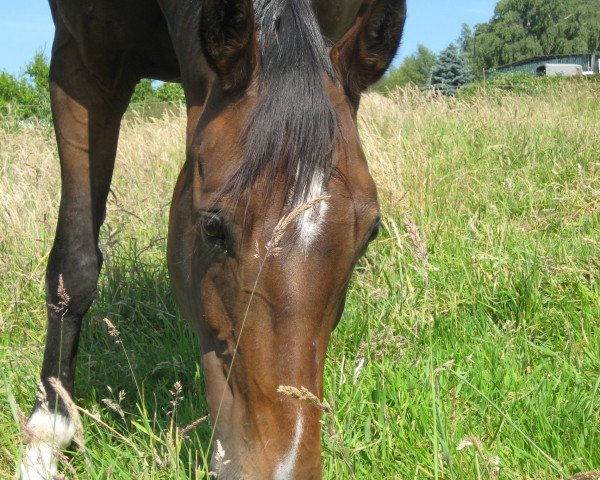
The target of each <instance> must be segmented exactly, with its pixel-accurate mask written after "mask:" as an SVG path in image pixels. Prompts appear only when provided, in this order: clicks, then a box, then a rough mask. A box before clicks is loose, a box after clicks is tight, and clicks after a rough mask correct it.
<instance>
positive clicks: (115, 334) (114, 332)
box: [102, 317, 121, 345]
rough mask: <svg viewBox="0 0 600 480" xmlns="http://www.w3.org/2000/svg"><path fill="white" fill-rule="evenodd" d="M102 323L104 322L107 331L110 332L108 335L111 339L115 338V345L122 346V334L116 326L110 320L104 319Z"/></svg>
mask: <svg viewBox="0 0 600 480" xmlns="http://www.w3.org/2000/svg"><path fill="white" fill-rule="evenodd" d="M102 321H103V322H104V325H106V329H107V330H108V335H109V336H110V337H112V338H113V340H114V341H115V345H121V340H120V335H121V334H120V333H119V330H117V327H115V325H114V324H113V323H112V322H111V321H110V320H109V319H108V318H106V317H105V318H103V319H102Z"/></svg>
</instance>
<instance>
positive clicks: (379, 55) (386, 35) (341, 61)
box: [331, 0, 406, 103]
mask: <svg viewBox="0 0 600 480" xmlns="http://www.w3.org/2000/svg"><path fill="white" fill-rule="evenodd" d="M405 19H406V0H363V3H362V5H361V7H360V10H359V11H358V15H357V17H356V20H355V22H354V25H353V26H352V27H351V28H350V30H348V32H347V33H346V34H345V35H344V36H343V37H342V38H341V39H340V40H339V41H338V42H337V43H336V44H335V45H334V46H333V48H332V49H331V60H332V62H333V64H334V66H335V68H336V70H337V72H338V75H339V76H340V79H341V81H342V83H343V85H344V88H345V89H346V94H347V95H348V96H349V97H350V100H351V101H353V102H355V103H358V98H359V97H360V94H361V93H362V92H364V91H365V90H366V89H367V88H368V87H369V86H371V85H372V84H374V83H375V82H376V81H377V80H379V79H380V78H381V77H382V76H383V74H384V73H385V71H386V70H387V68H388V67H389V66H390V63H391V62H392V60H393V59H394V55H395V54H396V51H397V50H398V45H399V44H400V38H401V37H402V31H403V30H404V20H405Z"/></svg>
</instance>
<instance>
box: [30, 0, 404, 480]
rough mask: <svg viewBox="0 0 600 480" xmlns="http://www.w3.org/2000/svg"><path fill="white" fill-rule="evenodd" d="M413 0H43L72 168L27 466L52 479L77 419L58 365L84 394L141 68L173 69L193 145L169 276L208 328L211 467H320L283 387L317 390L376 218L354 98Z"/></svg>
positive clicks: (311, 431)
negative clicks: (109, 206) (119, 166)
mask: <svg viewBox="0 0 600 480" xmlns="http://www.w3.org/2000/svg"><path fill="white" fill-rule="evenodd" d="M405 3H406V2H405V0H312V1H311V0H256V1H255V2H254V3H253V2H252V0H50V7H51V10H52V15H53V19H54V23H55V25H56V34H55V39H54V44H53V48H52V60H51V67H50V93H51V101H52V111H53V117H54V126H55V131H56V138H57V144H58V150H59V156H60V161H61V172H62V180H63V181H62V195H61V204H60V209H59V219H58V225H57V229H56V237H55V241H54V246H53V248H52V251H51V253H50V256H49V260H48V267H47V271H46V292H47V299H46V300H47V304H48V305H49V306H50V307H49V308H48V334H47V337H46V348H45V352H44V361H43V365H42V372H41V380H42V385H43V388H42V389H41V391H43V392H45V394H44V395H45V398H40V397H39V396H38V402H37V404H36V407H35V409H34V413H33V414H32V416H31V418H30V420H29V429H30V430H31V432H32V433H33V435H34V437H33V439H32V442H31V443H30V445H29V446H28V448H27V451H26V455H25V459H24V462H23V465H22V466H21V471H22V475H23V477H24V478H26V479H29V480H30V479H34V478H35V479H38V478H50V475H51V474H52V473H53V471H54V470H55V468H56V459H55V458H54V457H53V454H52V449H53V448H57V447H58V448H62V447H64V446H66V445H67V444H68V443H69V442H70V441H71V439H72V436H73V424H72V422H71V421H70V420H69V414H68V411H67V408H66V405H65V404H64V403H63V400H62V399H60V398H59V397H58V396H57V392H56V391H55V390H54V388H53V386H52V382H51V381H50V380H51V379H52V378H53V377H56V378H58V379H59V380H60V382H61V383H62V385H63V386H64V387H65V389H66V391H67V392H68V393H69V394H72V393H73V387H74V378H75V365H76V358H77V346H78V341H79V333H80V329H81V324H82V319H83V316H84V315H85V313H86V311H87V310H88V308H89V306H90V304H91V302H92V300H93V298H94V295H95V290H96V286H97V281H98V275H99V272H100V269H101V266H102V255H101V253H100V250H99V249H98V236H99V231H100V227H101V225H102V222H103V220H104V216H105V209H106V200H107V196H108V192H109V187H110V181H111V177H112V171H113V167H114V160H115V155H116V147H117V139H118V134H119V128H120V121H121V118H122V115H123V113H124V112H125V109H126V108H127V105H128V103H129V100H130V98H131V95H132V93H133V89H134V87H135V84H136V83H137V82H138V81H139V80H140V79H141V78H144V77H150V78H157V79H163V80H176V81H180V82H181V83H182V85H183V88H184V91H185V94H186V101H187V106H188V125H187V132H186V140H187V142H186V143H187V152H186V153H187V155H186V162H185V164H184V165H183V168H182V170H181V173H180V175H179V178H178V180H177V184H176V186H175V190H174V194H173V202H172V205H171V213H170V220H169V239H168V253H167V256H168V263H169V273H170V278H171V285H172V287H173V294H174V296H175V299H176V300H177V303H178V304H179V306H180V308H181V310H182V312H183V314H184V316H185V318H186V320H187V321H188V322H189V324H190V325H191V326H192V328H193V329H194V330H195V331H196V332H197V333H198V335H199V339H200V347H201V350H202V366H203V372H204V379H205V383H206V396H207V402H208V405H209V409H210V413H211V417H212V418H213V422H214V429H215V438H218V439H219V445H220V446H221V447H220V449H221V450H222V451H223V452H226V455H227V461H226V462H222V464H221V465H220V470H219V478H221V479H263V478H276V479H279V478H290V479H294V478H296V479H318V478H320V477H321V459H320V424H319V419H320V415H321V411H320V410H319V409H318V408H316V407H314V406H313V405H310V404H305V403H303V401H302V400H298V399H293V398H288V397H285V396H282V395H281V394H279V393H277V389H278V386H280V385H289V386H293V387H296V388H300V387H304V388H306V389H308V390H309V391H310V392H312V393H313V394H314V395H316V396H317V397H319V398H322V396H323V368H324V362H325V352H326V348H327V343H328V340H329V336H330V334H331V332H332V330H333V329H334V328H335V326H336V324H337V322H338V321H339V319H340V316H341V314H342V311H343V308H344V301H345V295H346V289H347V286H348V282H349V279H350V275H351V273H352V270H353V268H354V265H355V263H356V262H357V260H358V258H359V257H360V256H361V255H362V254H363V253H364V251H365V249H366V246H367V245H368V242H369V241H370V240H371V239H372V238H373V237H374V235H375V234H376V231H377V226H378V224H379V206H378V202H377V193H376V188H375V185H374V182H373V179H372V178H371V175H370V174H369V171H368V167H367V164H366V159H365V157H364V154H363V152H362V149H361V146H360V141H359V138H358V131H357V127H356V114H357V109H358V103H359V99H360V95H361V93H362V92H363V91H364V90H365V89H366V88H367V87H368V86H369V85H371V84H372V83H374V82H375V81H377V80H378V79H379V78H380V77H381V75H382V74H383V73H384V71H385V70H386V68H387V67H388V66H389V64H390V62H391V60H392V58H393V56H394V54H395V52H396V49H397V46H398V43H399V41H400V37H401V34H402V29H403V24H404V18H405V10H406V5H405ZM322 195H326V198H323V199H322V201H319V202H317V203H315V205H313V206H312V208H311V209H309V210H307V211H305V212H304V213H302V214H301V215H299V217H298V218H295V220H294V222H291V223H289V224H286V226H285V228H283V227H281V226H280V228H282V229H281V230H280V231H277V232H275V233H274V229H275V230H276V227H277V226H278V225H279V221H280V219H282V218H286V216H287V215H289V214H290V212H293V211H294V209H295V208H297V207H298V206H300V205H302V204H304V203H305V202H307V201H308V202H310V201H311V200H313V199H315V198H316V197H320V196H322ZM45 403H47V404H48V405H50V411H55V410H54V409H56V411H57V413H58V417H56V419H55V418H52V416H51V415H49V414H48V413H47V412H48V410H46V411H44V410H43V405H44V404H45ZM292 426H293V427H292ZM36 452H39V453H41V455H37V454H36ZM45 471H48V474H47V476H44V475H46V474H45V473H44V472H45Z"/></svg>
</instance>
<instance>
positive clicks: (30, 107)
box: [0, 52, 50, 120]
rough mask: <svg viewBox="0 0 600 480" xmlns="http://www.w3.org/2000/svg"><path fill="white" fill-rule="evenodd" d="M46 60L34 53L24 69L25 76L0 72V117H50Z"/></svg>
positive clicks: (43, 56) (38, 53) (47, 65)
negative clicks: (7, 115) (2, 115)
mask: <svg viewBox="0 0 600 480" xmlns="http://www.w3.org/2000/svg"><path fill="white" fill-rule="evenodd" d="M49 70H50V67H49V64H48V59H47V58H46V57H45V55H44V54H43V53H42V52H37V53H36V54H35V56H34V57H33V59H32V60H31V61H30V62H29V63H28V64H27V65H26V66H25V73H24V74H23V75H21V76H19V77H15V76H14V75H11V74H10V73H7V72H0V114H10V115H12V116H14V117H16V118H18V119H21V120H23V119H26V118H30V117H37V118H43V119H49V118H50V93H49V89H48V73H49Z"/></svg>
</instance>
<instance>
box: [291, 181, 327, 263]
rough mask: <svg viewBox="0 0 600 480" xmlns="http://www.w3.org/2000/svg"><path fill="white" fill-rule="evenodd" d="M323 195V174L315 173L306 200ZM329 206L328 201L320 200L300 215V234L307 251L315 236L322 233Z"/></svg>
mask: <svg viewBox="0 0 600 480" xmlns="http://www.w3.org/2000/svg"><path fill="white" fill-rule="evenodd" d="M321 195H323V175H315V177H314V178H313V180H312V181H311V183H310V189H309V191H308V194H307V196H306V199H305V200H304V201H306V202H309V201H311V200H312V199H314V198H317V197H319V196H321ZM304 201H303V202H302V203H304ZM327 208H328V205H327V202H319V203H317V204H316V205H315V206H313V207H312V208H310V209H308V210H307V211H305V212H304V213H302V214H301V215H300V216H299V217H298V232H299V235H298V236H299V240H300V244H301V245H302V248H303V249H304V252H305V253H306V251H307V250H308V247H310V244H311V243H312V241H313V240H314V239H315V237H316V236H317V235H319V234H320V233H321V228H322V226H323V223H324V220H325V215H326V213H327Z"/></svg>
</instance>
